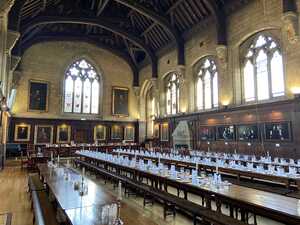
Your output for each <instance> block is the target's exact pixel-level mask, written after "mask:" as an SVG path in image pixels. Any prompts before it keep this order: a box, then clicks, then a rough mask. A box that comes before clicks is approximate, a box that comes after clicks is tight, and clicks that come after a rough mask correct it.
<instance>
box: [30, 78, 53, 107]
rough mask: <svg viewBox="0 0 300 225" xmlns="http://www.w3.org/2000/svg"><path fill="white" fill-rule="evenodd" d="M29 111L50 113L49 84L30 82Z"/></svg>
mask: <svg viewBox="0 0 300 225" xmlns="http://www.w3.org/2000/svg"><path fill="white" fill-rule="evenodd" d="M28 109H29V111H48V83H47V82H43V81H34V80H31V81H29V105H28Z"/></svg>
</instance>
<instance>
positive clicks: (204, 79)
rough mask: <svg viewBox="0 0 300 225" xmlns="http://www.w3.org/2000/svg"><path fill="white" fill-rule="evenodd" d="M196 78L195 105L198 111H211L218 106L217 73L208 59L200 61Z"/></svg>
mask: <svg viewBox="0 0 300 225" xmlns="http://www.w3.org/2000/svg"><path fill="white" fill-rule="evenodd" d="M197 68H198V70H197V71H198V73H197V76H196V85H195V86H196V105H197V109H198V110H202V109H211V108H215V107H218V105H219V92H218V72H217V67H216V64H215V61H214V60H213V59H211V58H210V57H205V58H204V59H202V60H200V63H199V66H198V67H197Z"/></svg>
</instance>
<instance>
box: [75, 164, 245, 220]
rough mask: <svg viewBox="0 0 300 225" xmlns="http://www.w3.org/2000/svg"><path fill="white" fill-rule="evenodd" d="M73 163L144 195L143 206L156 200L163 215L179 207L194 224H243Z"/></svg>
mask: <svg viewBox="0 0 300 225" xmlns="http://www.w3.org/2000/svg"><path fill="white" fill-rule="evenodd" d="M74 163H75V165H79V166H84V167H86V168H87V169H88V170H90V171H93V172H95V173H100V174H101V175H102V176H103V177H104V179H111V180H113V181H115V182H119V181H121V182H122V183H123V185H124V188H125V194H126V193H128V191H127V189H133V190H135V191H136V193H137V194H140V195H142V196H143V197H144V206H145V205H147V204H148V203H151V204H153V201H154V200H155V201H157V202H160V203H162V204H163V206H164V217H166V216H168V215H175V213H176V209H180V210H182V211H184V212H186V213H188V214H190V215H191V216H192V217H193V223H194V224H195V225H196V224H197V223H198V222H200V224H203V225H209V224H218V225H228V224H231V225H245V224H246V223H243V222H241V221H239V220H236V219H233V218H231V217H229V216H227V215H223V214H219V213H217V212H215V211H213V210H210V209H207V208H205V207H203V206H200V205H198V204H196V203H193V202H190V201H188V200H185V199H182V198H179V197H177V196H175V195H172V194H170V193H167V192H164V191H160V190H157V189H153V188H152V187H150V186H148V185H146V184H144V183H140V182H136V181H133V180H131V179H130V178H128V177H125V176H120V175H117V174H115V173H112V172H110V171H107V170H105V169H104V168H100V167H98V166H96V165H93V164H91V163H88V162H85V161H82V160H79V159H75V160H74Z"/></svg>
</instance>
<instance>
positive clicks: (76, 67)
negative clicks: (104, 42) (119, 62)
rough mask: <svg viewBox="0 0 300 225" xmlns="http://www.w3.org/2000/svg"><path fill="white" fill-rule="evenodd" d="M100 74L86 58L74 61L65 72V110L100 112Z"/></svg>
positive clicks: (72, 111)
mask: <svg viewBox="0 0 300 225" xmlns="http://www.w3.org/2000/svg"><path fill="white" fill-rule="evenodd" d="M99 82H100V76H99V75H98V74H97V72H96V70H95V69H94V67H93V66H92V65H91V64H90V63H88V62H87V61H86V60H85V59H80V60H78V61H76V62H74V63H72V64H71V65H70V66H69V68H68V69H67V71H66V74H65V90H64V91H65V94H64V112H68V113H87V114H90V113H92V114H98V113H99V95H100V90H99V89H100V83H99Z"/></svg>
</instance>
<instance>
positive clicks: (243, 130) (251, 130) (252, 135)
mask: <svg viewBox="0 0 300 225" xmlns="http://www.w3.org/2000/svg"><path fill="white" fill-rule="evenodd" d="M237 135H238V140H239V141H257V140H258V139H259V132H258V125H257V124H249V125H239V126H238V127H237Z"/></svg>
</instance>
